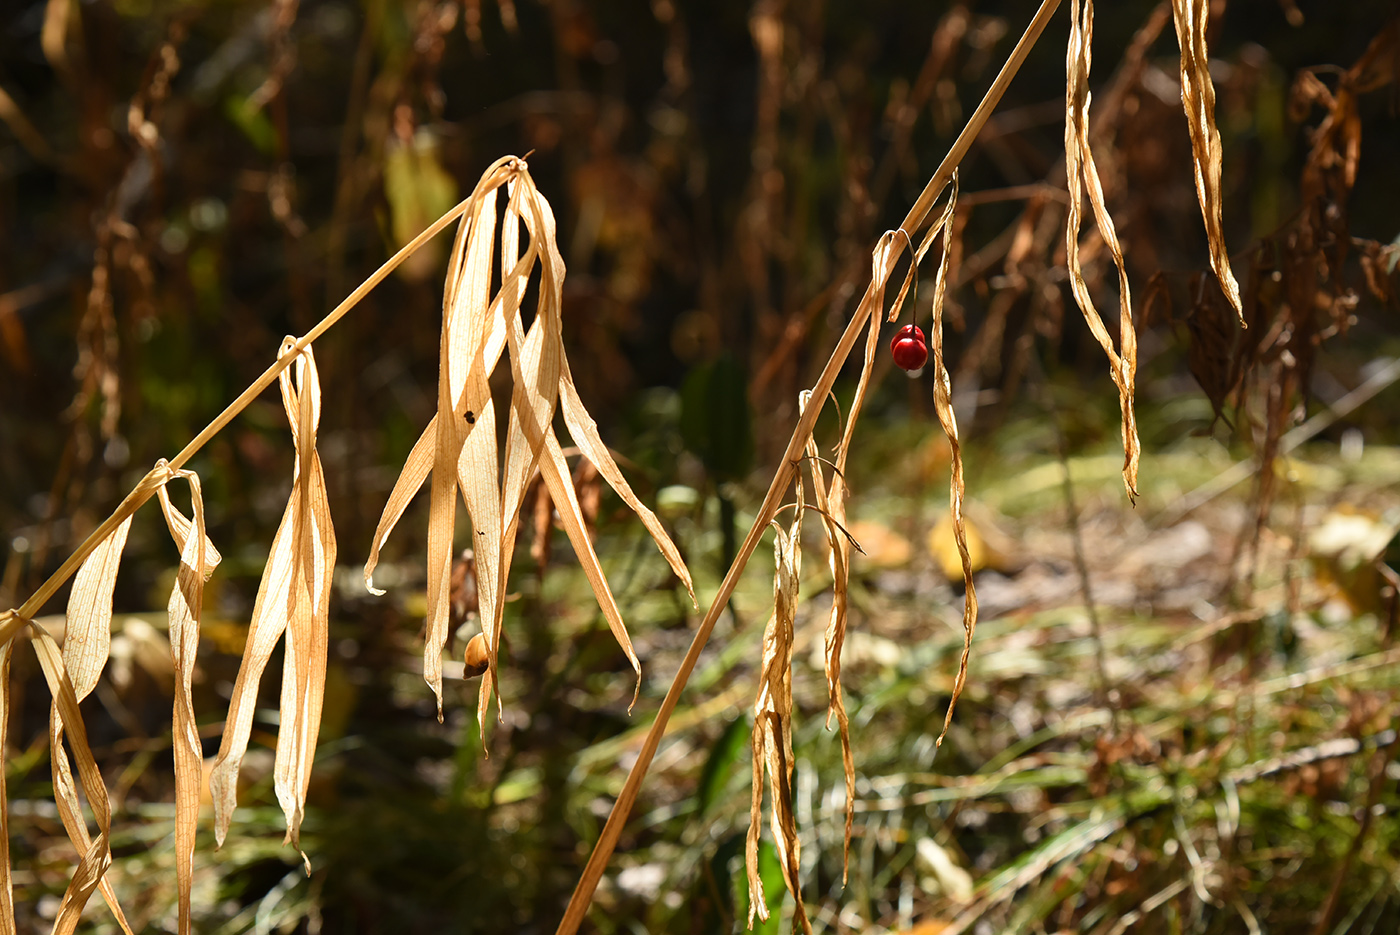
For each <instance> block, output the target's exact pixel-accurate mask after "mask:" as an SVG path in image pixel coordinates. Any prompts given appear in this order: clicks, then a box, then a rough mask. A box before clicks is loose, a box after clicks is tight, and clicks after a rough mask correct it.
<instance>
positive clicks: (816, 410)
mask: <svg viewBox="0 0 1400 935" xmlns="http://www.w3.org/2000/svg"><path fill="white" fill-rule="evenodd" d="M1059 5H1060V0H1043V2H1042V3H1041V5H1040V9H1039V10H1038V11H1037V12H1036V15H1035V18H1034V19H1033V20H1031V23H1030V25H1029V26H1028V27H1026V31H1025V33H1024V34H1023V35H1022V36H1021V39H1020V41H1019V42H1017V43H1016V48H1014V49H1013V50H1012V51H1011V56H1010V57H1009V58H1008V59H1007V61H1006V64H1005V65H1004V66H1002V69H1001V72H1000V73H999V74H998V75H997V77H996V80H995V81H994V82H992V86H991V88H990V89H988V91H987V93H986V95H985V96H984V97H983V98H982V103H981V104H979V105H978V106H977V110H976V111H975V112H974V113H973V114H972V117H971V118H970V119H969V120H968V122H967V126H965V127H963V130H962V133H960V134H959V135H958V138H957V140H955V141H954V143H953V145H952V148H951V149H949V150H948V154H947V155H946V156H944V157H943V162H942V163H941V164H940V165H939V166H938V170H937V171H936V172H934V174H933V177H932V178H931V179H929V182H928V185H926V186H924V190H923V192H921V193H920V194H919V197H918V199H917V200H916V201H915V202H914V206H913V207H912V208H910V209H909V213H908V214H907V215H906V216H905V218H904V223H903V224H901V225H900V227H901V228H903V230H904V231H905V232H906V233H908V234H910V235H912V234H914V233H916V232H917V231H919V230H920V229H921V228H922V227H923V226H924V224H925V222H927V221H928V215H929V212H930V211H931V210H932V208H933V205H934V202H935V201H936V200H937V198H938V196H939V194H940V193H941V192H942V191H943V187H944V186H945V185H946V184H947V183H948V182H949V181H950V180H951V179H952V177H953V170H954V169H956V168H957V166H958V164H959V163H961V162H962V160H963V157H965V156H966V155H967V152H968V150H969V149H971V148H972V143H973V141H974V140H975V139H976V138H977V134H978V133H980V132H981V130H982V127H983V126H984V125H985V124H986V122H987V119H988V118H989V117H990V116H991V114H992V111H993V110H994V109H995V108H996V106H997V104H998V103H999V102H1000V101H1001V97H1002V95H1003V94H1004V93H1005V92H1006V88H1007V86H1008V85H1010V84H1011V79H1012V78H1014V77H1015V76H1016V72H1017V71H1019V70H1020V67H1021V64H1022V63H1023V62H1024V61H1025V60H1026V56H1027V55H1028V54H1029V53H1030V50H1031V49H1032V48H1033V47H1034V46H1035V43H1036V40H1038V39H1039V38H1040V34H1041V33H1042V32H1044V30H1045V26H1046V25H1047V24H1048V23H1049V21H1050V17H1051V16H1052V15H1053V14H1054V12H1055V10H1056V9H1057V8H1058V7H1059ZM903 243H904V238H895V241H894V245H893V246H892V248H891V249H890V251H889V256H888V259H887V260H886V269H885V270H884V273H885V275H884V277H882V278H883V279H888V277H889V275H890V274H891V273H892V272H893V270H894V266H895V263H896V262H897V261H898V260H899V258H900V256H901V255H902V254H903V252H904V250H903V246H902V244H903ZM875 283H876V280H874V279H872V281H871V284H870V285H869V286H867V287H866V290H865V294H864V295H863V296H862V297H861V300H860V304H859V305H858V306H857V307H856V311H855V314H854V315H852V316H851V320H850V322H849V323H848V324H847V325H846V330H845V332H844V333H842V335H841V339H840V340H839V341H838V342H837V344H836V348H835V350H833V351H832V352H831V357H830V358H829V359H828V360H827V362H826V366H825V367H824V368H823V369H822V372H821V376H820V377H818V378H817V382H816V385H815V386H814V387H813V388H812V398H813V399H825V398H826V397H827V394H828V393H830V392H831V388H832V385H833V384H834V383H835V382H836V376H837V374H839V373H840V372H841V368H842V367H843V366H844V365H845V363H846V358H847V357H848V356H850V353H851V349H852V348H853V347H855V343H856V340H857V338H859V337H860V335H861V333H862V331H863V330H864V329H865V326H866V323H867V322H868V320H869V318H870V316H871V315H874V314H878V313H880V312H882V311H883V309H879V308H877V307H876V302H875V299H876V289H875ZM821 409H822V407H821V406H808V407H807V409H806V411H805V412H803V413H802V415H801V417H800V418H799V419H798V420H797V426H796V427H795V428H794V429H793V433H792V438H791V440H789V441H788V446H787V451H786V452H784V454H783V458H782V461H781V462H780V466H779V467H778V470H777V472H776V473H775V474H774V475H773V482H772V483H771V484H770V485H769V487H768V493H767V495H766V496H765V497H764V498H763V504H762V506H760V507H759V510H758V514H757V516H755V517H754V522H753V526H752V527H751V528H750V529H749V534H748V535H747V536H745V537H744V542H743V544H742V545H741V546H740V547H739V554H738V555H737V556H736V557H735V559H734V563H733V564H732V565H731V566H730V567H729V571H728V573H726V574H725V576H724V581H723V582H722V583H721V584H720V587H719V592H718V593H717V594H716V595H715V598H714V600H713V601H712V602H711V603H710V609H709V611H708V612H706V614H705V619H704V620H702V621H701V623H700V626H699V628H698V629H697V630H696V631H695V637H694V639H693V640H692V641H691V644H690V649H688V650H687V651H686V654H685V658H684V659H682V660H681V664H680V668H679V669H678V670H677V672H676V675H675V678H674V679H672V681H671V687H670V689H669V690H667V692H666V697H665V699H664V700H663V701H662V702H661V707H660V709H659V710H658V711H657V714H656V720H655V721H653V722H652V725H651V729H650V730H649V731H648V732H647V736H646V740H644V741H643V742H642V749H641V750H640V751H639V752H638V755H637V761H636V763H634V764H633V766H632V769H631V771H630V772H629V773H628V774H627V781H626V783H625V784H624V785H623V787H622V791H621V792H620V793H619V794H618V797H617V801H616V802H614V803H613V807H612V812H611V813H610V814H609V815H608V820H607V823H606V824H605V825H604V826H603V832H602V834H601V836H600V837H599V838H598V843H597V844H596V845H594V848H593V853H592V854H591V855H590V856H589V858H588V864H587V865H586V866H585V867H584V869H583V874H582V875H581V876H580V877H579V881H578V885H577V886H576V887H575V888H574V893H573V896H572V897H571V898H570V899H569V905H568V908H567V909H565V911H564V918H563V919H562V920H561V921H560V923H559V928H558V929H557V933H556V935H574V933H576V932H577V931H578V927H579V925H580V924H581V923H582V922H583V918H584V915H585V914H586V913H587V911H588V906H589V904H590V903H591V902H592V901H593V892H594V890H596V889H597V887H598V881H599V880H601V879H602V876H603V871H604V869H606V867H607V864H608V860H609V859H610V858H611V857H612V852H613V849H614V848H615V847H616V846H617V840H618V838H619V837H620V836H621V834H622V828H623V825H625V824H626V822H627V818H628V816H629V815H630V814H631V811H632V806H633V805H634V804H635V803H636V801H637V794H638V793H639V792H640V791H641V786H642V781H643V780H644V779H645V778H646V774H647V771H648V770H649V769H650V768H651V761H652V758H653V757H654V756H655V755H656V750H657V748H658V747H659V746H660V744H661V738H662V737H663V736H664V735H665V733H666V724H667V722H668V721H669V720H670V718H671V714H672V712H673V711H675V708H676V705H677V703H678V702H679V701H680V696H681V692H682V691H684V689H685V685H686V682H687V681H688V680H689V679H690V675H691V672H693V671H694V669H695V665H696V663H697V662H698V661H699V659H700V653H701V652H702V651H703V650H704V648H705V644H706V643H707V642H709V639H710V634H711V633H712V632H713V631H714V628H715V623H716V622H717V621H718V620H719V616H720V613H721V612H722V611H723V610H724V607H725V606H726V605H727V604H728V603H729V598H730V597H731V596H732V595H733V593H734V588H735V587H736V586H737V585H738V583H739V576H740V575H741V574H742V573H743V571H744V567H745V566H746V565H747V564H748V561H749V559H750V557H752V556H753V552H754V549H755V548H757V547H758V543H759V540H760V539H762V538H763V534H764V532H765V531H766V530H767V528H768V523H769V522H770V521H771V520H772V519H773V516H774V514H775V513H776V512H777V510H778V507H779V506H780V505H781V500H782V497H783V495H784V494H785V492H786V491H787V488H788V485H789V484H790V483H791V481H792V477H793V473H794V472H795V470H796V469H797V466H798V465H799V464H800V463H801V460H802V452H803V449H804V448H805V447H806V444H807V439H808V437H810V436H811V434H812V429H813V428H814V427H815V425H816V422H817V416H818V415H819V414H820V411H821Z"/></svg>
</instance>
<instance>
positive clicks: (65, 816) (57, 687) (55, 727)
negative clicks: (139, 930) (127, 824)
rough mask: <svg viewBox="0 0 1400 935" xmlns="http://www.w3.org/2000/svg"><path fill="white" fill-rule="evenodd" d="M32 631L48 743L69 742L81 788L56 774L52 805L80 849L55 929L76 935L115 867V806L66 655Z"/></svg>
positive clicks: (55, 745) (38, 630) (39, 632)
mask: <svg viewBox="0 0 1400 935" xmlns="http://www.w3.org/2000/svg"><path fill="white" fill-rule="evenodd" d="M28 625H29V628H30V632H31V634H32V642H33V645H34V653H35V656H36V657H37V658H38V660H39V668H40V669H41V670H42V671H43V673H44V681H46V682H47V683H48V686H49V693H50V694H51V695H52V696H53V699H54V708H55V710H56V713H55V714H54V715H53V716H52V717H51V718H50V734H49V742H50V744H51V745H52V749H54V750H57V749H58V745H59V744H61V743H62V742H63V740H64V738H65V737H66V738H67V740H68V745H69V746H70V747H71V748H72V750H73V758H74V760H75V761H76V762H77V765H78V778H77V782H75V781H74V779H73V777H72V775H71V773H68V775H66V776H60V775H59V774H58V773H57V771H56V772H55V783H54V801H55V804H57V805H58V811H59V817H60V818H61V819H62V820H63V824H64V827H65V829H66V830H67V831H68V834H69V837H70V838H71V839H73V840H74V843H75V844H78V843H81V845H82V846H81V847H80V851H79V853H80V856H79V858H78V865H77V867H76V868H75V869H74V871H73V879H72V880H71V881H69V883H68V889H67V890H65V891H64V893H63V899H62V901H60V903H59V905H58V912H57V913H56V914H55V916H54V923H53V932H54V933H55V935H72V933H73V931H74V930H76V929H77V927H78V922H79V920H80V919H81V918H82V914H83V907H84V906H86V905H87V901H88V899H89V898H90V897H91V896H92V894H93V891H94V890H96V889H97V888H98V886H99V885H101V883H102V879H103V876H104V875H105V874H106V872H107V868H108V867H109V866H111V863H112V841H111V838H112V806H111V803H110V801H109V800H108V798H107V786H106V784H105V783H104V782H103V781H102V774H101V773H99V772H98V770H97V761H96V760H95V759H94V758H93V755H92V749H91V748H90V747H89V746H88V739H87V728H86V727H85V726H84V725H83V718H82V714H81V712H80V711H79V710H78V697H77V694H76V693H75V692H74V691H73V683H72V681H71V680H70V679H69V678H68V672H67V670H66V669H65V668H64V665H63V653H62V651H61V650H60V649H59V648H58V643H56V642H55V641H54V638H53V637H52V636H50V635H49V633H48V631H46V630H45V629H44V628H43V627H41V626H39V625H38V624H36V623H34V622H33V621H29V622H28ZM61 759H62V763H63V767H64V771H65V772H67V764H68V758H67V757H66V756H65V757H62V758H61ZM59 760H60V758H59V757H54V762H55V763H57V762H58V761H59ZM56 770H57V767H56ZM78 783H81V787H82V791H83V795H84V796H85V797H86V798H87V801H88V805H89V807H90V808H91V809H92V814H93V818H94V819H95V820H96V822H97V836H96V837H95V838H90V837H89V835H88V830H87V825H86V823H85V822H84V820H83V816H82V812H81V809H80V807H79V805H78V799H77V786H78ZM75 825H76V828H75ZM113 905H115V899H114V900H113ZM114 911H117V910H114ZM118 919H119V921H120V923H121V924H122V926H123V929H124V930H125V931H127V932H130V931H131V929H130V928H129V927H128V926H126V921H125V918H124V917H123V916H121V915H120V913H119V911H118Z"/></svg>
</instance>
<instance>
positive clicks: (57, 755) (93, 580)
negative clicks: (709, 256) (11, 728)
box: [49, 516, 131, 932]
mask: <svg viewBox="0 0 1400 935" xmlns="http://www.w3.org/2000/svg"><path fill="white" fill-rule="evenodd" d="M130 530H131V517H130V516H128V517H127V518H126V519H125V520H124V521H122V523H121V524H120V525H118V526H117V527H116V528H115V529H114V530H112V532H111V533H110V534H109V535H108V536H107V538H105V539H103V540H102V543H101V544H100V545H98V547H97V548H96V549H94V550H93V552H92V553H91V554H90V555H89V556H88V558H87V560H86V561H84V562H83V565H82V567H81V568H79V569H78V573H77V575H76V576H74V579H73V590H72V593H71V594H70V595H69V598H68V614H67V619H66V623H65V626H64V637H63V663H64V666H65V668H66V669H67V671H68V677H69V679H70V681H71V682H72V683H73V690H74V696H75V697H76V698H77V700H78V701H82V700H83V699H84V698H86V697H87V696H88V694H89V693H90V692H91V691H92V690H93V689H94V688H95V687H97V680H98V677H99V676H100V675H101V674H102V668H103V667H104V666H105V665H106V664H107V656H108V652H109V650H110V647H111V642H112V591H113V589H114V588H115V587H116V582H117V568H118V566H119V565H120V564H121V551H122V548H123V547H124V546H125V545H126V537H127V533H128V532H129V531H130ZM49 731H50V734H49V741H50V748H51V750H52V753H51V755H50V756H51V761H50V762H51V767H52V771H53V777H54V796H55V803H57V804H58V805H59V812H60V815H61V817H62V819H63V824H64V828H65V830H67V832H68V836H69V838H70V840H72V841H73V844H74V846H75V847H77V848H78V849H79V850H80V851H85V850H86V849H87V848H89V847H90V846H91V844H92V841H91V838H90V836H89V834H88V830H87V825H86V823H85V822H84V821H83V818H82V807H81V805H80V804H79V803H78V795H77V786H76V784H75V783H74V780H73V771H72V766H71V765H70V764H69V762H68V754H67V752H66V751H65V750H64V748H63V744H62V739H63V720H62V717H61V715H60V713H59V710H58V702H57V699H55V701H54V703H53V705H52V708H51V710H50V712H49ZM99 886H100V888H101V890H102V898H103V899H104V900H105V901H106V903H107V905H108V906H109V907H110V908H111V910H112V914H113V915H114V916H116V918H117V922H118V924H119V925H120V926H121V927H122V930H123V931H127V932H129V931H130V930H131V929H130V927H129V925H128V924H127V921H126V916H125V914H124V913H123V912H122V909H121V906H120V905H119V904H118V902H117V895H116V892H115V891H114V890H113V889H112V885H111V884H110V883H108V882H107V880H106V878H105V876H104V878H103V879H102V880H101V882H100V883H99Z"/></svg>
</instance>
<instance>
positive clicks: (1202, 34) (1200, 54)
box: [1071, 0, 1248, 327]
mask: <svg viewBox="0 0 1400 935" xmlns="http://www.w3.org/2000/svg"><path fill="white" fill-rule="evenodd" d="M1086 2H1088V3H1089V4H1092V2H1093V0H1086ZM1088 16H1089V17H1090V18H1091V19H1092V16H1093V14H1092V12H1090V13H1089V14H1088ZM1172 17H1173V19H1174V20H1175V21H1176V41H1177V44H1178V45H1179V46H1180V47H1181V106H1182V108H1184V109H1185V111H1186V125H1187V128H1188V129H1189V130H1190V133H1191V157H1192V161H1193V162H1194V163H1195V168H1196V197H1197V199H1198V200H1199V201H1200V203H1201V217H1202V218H1203V219H1204V220H1205V225H1206V239H1207V240H1208V241H1209V244H1210V266H1211V269H1213V270H1215V278H1216V279H1218V280H1219V281H1220V289H1221V291H1223V292H1224V293H1225V297H1226V298H1227V299H1229V300H1230V305H1231V306H1233V307H1234V309H1235V315H1236V316H1237V317H1238V319H1239V323H1240V326H1241V327H1248V326H1247V325H1246V324H1245V320H1244V307H1243V306H1242V305H1241V304H1240V284H1239V283H1238V282H1237V281H1236V280H1235V274H1234V271H1233V270H1231V269H1230V253H1229V251H1228V250H1226V248H1225V223H1224V220H1223V219H1222V216H1221V205H1222V203H1223V201H1224V197H1223V195H1222V194H1221V191H1220V161H1221V146H1220V130H1219V129H1218V128H1217V127H1216V124H1215V84H1214V82H1212V81H1211V79H1210V55H1209V53H1208V52H1207V50H1206V27H1207V26H1208V25H1209V20H1210V3H1209V2H1208V0H1172ZM1091 28H1092V27H1091ZM1086 49H1087V40H1086ZM1087 55H1088V53H1087V51H1086V53H1085V56H1086V64H1085V69H1084V70H1085V71H1086V72H1087V71H1088V64H1087ZM1087 109H1088V106H1087V103H1086V105H1085V110H1086V111H1087ZM1086 122H1087V119H1086ZM1072 193H1073V192H1072V190H1071V194H1072ZM1120 267H1121V264H1120Z"/></svg>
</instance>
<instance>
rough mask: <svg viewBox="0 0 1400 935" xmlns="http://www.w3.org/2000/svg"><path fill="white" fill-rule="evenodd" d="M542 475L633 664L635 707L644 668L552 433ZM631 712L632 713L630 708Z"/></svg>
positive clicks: (616, 636)
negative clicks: (635, 678) (628, 633)
mask: <svg viewBox="0 0 1400 935" xmlns="http://www.w3.org/2000/svg"><path fill="white" fill-rule="evenodd" d="M540 474H541V475H542V476H543V477H544V483H545V489H546V490H548V491H549V496H550V499H552V500H553V501H554V508H555V510H556V511H557V512H558V514H559V520H560V523H561V524H562V525H563V527H564V532H565V533H567V534H568V536H569V544H570V545H572V546H573V548H574V554H575V555H577V556H578V560H579V564H580V565H582V566H583V573H584V575H586V576H587V578H588V583H589V584H590V585H592V586H593V596H594V598H596V599H597V601H598V606H599V608H600V609H601V610H602V611H603V618H604V619H605V620H607V622H608V629H609V630H611V631H612V635H613V638H614V639H616V640H617V644H618V645H619V646H621V647H622V651H623V652H624V653H626V655H627V661H628V662H630V663H631V664H632V671H633V672H634V673H636V676H637V681H636V685H635V687H634V688H633V691H632V704H636V703H637V695H638V693H639V692H640V691H641V688H642V664H641V661H640V660H638V659H637V653H636V651H635V650H634V649H633V648H632V640H631V638H630V637H629V636H628V635H627V625H626V623H624V622H623V620H622V611H620V610H618V608H617V602H616V601H615V600H613V595H612V589H611V588H609V587H608V579H607V577H606V576H605V575H604V574H603V566H602V565H601V564H600V563H599V562H598V553H597V552H595V551H594V550H593V542H592V541H591V540H590V539H589V538H588V529H587V527H586V526H585V524H584V520H583V511H582V510H581V509H580V508H579V503H578V496H577V495H576V494H575V493H574V485H573V479H572V477H570V475H569V465H568V464H567V463H566V462H565V461H564V452H563V451H562V450H561V449H560V447H559V442H558V441H557V440H556V439H555V438H554V435H553V434H552V433H551V434H550V435H548V436H547V437H546V438H545V455H544V457H543V458H541V459H540ZM628 710H629V711H630V710H631V706H630V705H629V706H628Z"/></svg>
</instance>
